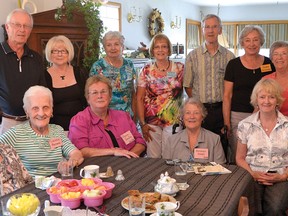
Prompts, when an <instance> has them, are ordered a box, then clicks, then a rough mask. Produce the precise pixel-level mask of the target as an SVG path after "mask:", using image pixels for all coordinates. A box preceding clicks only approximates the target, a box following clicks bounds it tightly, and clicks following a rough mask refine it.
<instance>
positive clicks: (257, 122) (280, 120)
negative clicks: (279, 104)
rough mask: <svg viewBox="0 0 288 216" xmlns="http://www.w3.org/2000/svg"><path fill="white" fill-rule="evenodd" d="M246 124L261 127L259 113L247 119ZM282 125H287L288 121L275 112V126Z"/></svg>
mask: <svg viewBox="0 0 288 216" xmlns="http://www.w3.org/2000/svg"><path fill="white" fill-rule="evenodd" d="M247 122H250V123H251V124H254V125H255V126H257V127H261V122H260V120H259V111H257V112H256V113H253V114H252V115H251V116H249V117H248V118H247ZM284 123H286V124H288V119H287V117H286V116H284V115H283V114H282V113H281V112H279V111H277V125H283V124H284Z"/></svg>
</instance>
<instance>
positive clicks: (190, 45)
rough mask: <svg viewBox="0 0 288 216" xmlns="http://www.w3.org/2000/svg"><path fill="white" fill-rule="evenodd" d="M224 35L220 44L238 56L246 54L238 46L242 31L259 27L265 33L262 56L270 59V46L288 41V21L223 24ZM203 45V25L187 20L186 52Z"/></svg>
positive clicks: (221, 36)
mask: <svg viewBox="0 0 288 216" xmlns="http://www.w3.org/2000/svg"><path fill="white" fill-rule="evenodd" d="M222 25H223V28H222V35H219V37H218V39H219V43H220V44H221V45H222V46H224V47H226V48H228V49H229V50H230V51H232V52H233V53H234V54H235V55H236V56H241V55H243V54H244V50H243V49H242V48H241V46H240V45H239V44H238V38H239V34H240V32H241V30H242V29H243V28H244V27H245V26H246V25H259V26H260V27H261V28H262V29H263V31H264V32H265V35H266V38H265V43H264V44H263V46H262V47H261V50H260V54H262V55H265V56H267V57H269V50H270V46H271V44H272V43H273V42H274V41H277V40H283V41H288V21H286V20H275V21H243V22H222ZM201 43H202V31H201V23H200V22H198V21H193V20H189V19H187V20H186V47H187V49H186V52H187V53H189V51H191V50H192V49H195V48H196V47H198V46H200V44H201Z"/></svg>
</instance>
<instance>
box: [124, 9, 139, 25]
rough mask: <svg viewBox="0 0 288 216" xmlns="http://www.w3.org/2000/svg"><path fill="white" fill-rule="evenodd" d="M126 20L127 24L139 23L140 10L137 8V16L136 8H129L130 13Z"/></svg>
mask: <svg viewBox="0 0 288 216" xmlns="http://www.w3.org/2000/svg"><path fill="white" fill-rule="evenodd" d="M127 20H128V22H129V23H132V22H141V21H142V9H141V8H138V14H137V9H136V7H135V6H133V7H131V9H130V12H129V13H128V15H127Z"/></svg>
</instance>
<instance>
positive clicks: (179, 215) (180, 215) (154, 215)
mask: <svg viewBox="0 0 288 216" xmlns="http://www.w3.org/2000/svg"><path fill="white" fill-rule="evenodd" d="M150 216H157V213H156V212H155V213H153V214H151V215H150ZM175 216H183V215H182V214H180V213H178V212H175Z"/></svg>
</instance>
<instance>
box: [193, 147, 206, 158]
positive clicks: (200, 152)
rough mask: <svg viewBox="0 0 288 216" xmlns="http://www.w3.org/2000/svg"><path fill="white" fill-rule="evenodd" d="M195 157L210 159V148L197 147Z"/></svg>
mask: <svg viewBox="0 0 288 216" xmlns="http://www.w3.org/2000/svg"><path fill="white" fill-rule="evenodd" d="M194 158H197V159H208V149H207V148H195V149H194Z"/></svg>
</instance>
